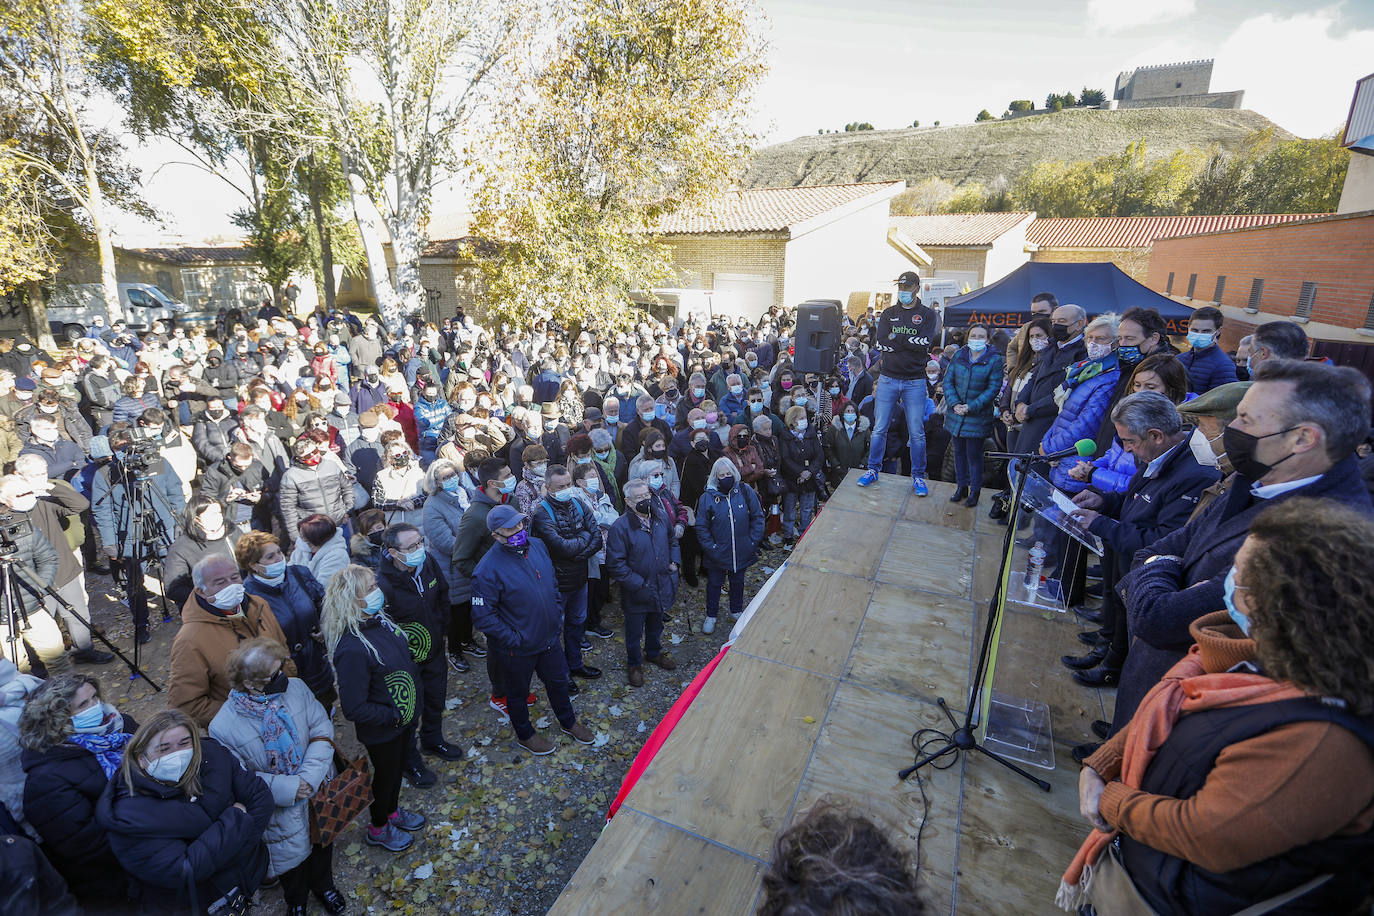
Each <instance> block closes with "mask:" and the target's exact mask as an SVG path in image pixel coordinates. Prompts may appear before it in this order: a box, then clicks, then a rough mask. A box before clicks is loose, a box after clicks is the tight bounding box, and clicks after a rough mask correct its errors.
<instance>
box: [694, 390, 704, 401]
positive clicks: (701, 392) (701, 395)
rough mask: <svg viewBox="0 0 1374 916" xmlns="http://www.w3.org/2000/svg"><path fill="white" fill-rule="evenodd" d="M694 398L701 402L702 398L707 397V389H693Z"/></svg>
mask: <svg viewBox="0 0 1374 916" xmlns="http://www.w3.org/2000/svg"><path fill="white" fill-rule="evenodd" d="M692 397H694V398H696V399H697V400H701V399H702V398H704V397H706V389H705V388H693V389H692Z"/></svg>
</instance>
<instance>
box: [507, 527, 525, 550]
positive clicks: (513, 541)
mask: <svg viewBox="0 0 1374 916" xmlns="http://www.w3.org/2000/svg"><path fill="white" fill-rule="evenodd" d="M529 543H530V533H529V532H528V531H526V530H525V529H524V528H521V529H520V530H519V531H517V532H515V534H512V535H511V536H510V537H508V538H506V546H507V547H514V548H516V549H517V550H519V549H520V548H522V547H528V546H529Z"/></svg>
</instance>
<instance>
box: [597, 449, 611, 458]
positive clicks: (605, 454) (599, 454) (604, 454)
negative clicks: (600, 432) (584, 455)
mask: <svg viewBox="0 0 1374 916" xmlns="http://www.w3.org/2000/svg"><path fill="white" fill-rule="evenodd" d="M596 457H598V458H600V459H601V460H602V461H607V460H609V459H610V457H611V452H610V449H606V450H605V451H603V450H601V449H597V450H596Z"/></svg>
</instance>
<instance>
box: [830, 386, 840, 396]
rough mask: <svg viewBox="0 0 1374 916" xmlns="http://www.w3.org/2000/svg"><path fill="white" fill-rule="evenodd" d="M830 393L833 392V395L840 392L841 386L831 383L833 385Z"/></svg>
mask: <svg viewBox="0 0 1374 916" xmlns="http://www.w3.org/2000/svg"><path fill="white" fill-rule="evenodd" d="M830 393H831V394H832V395H835V394H839V393H840V386H839V385H831V386H830Z"/></svg>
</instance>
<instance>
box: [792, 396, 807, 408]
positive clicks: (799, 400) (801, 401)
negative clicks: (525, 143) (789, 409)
mask: <svg viewBox="0 0 1374 916" xmlns="http://www.w3.org/2000/svg"><path fill="white" fill-rule="evenodd" d="M810 400H811V399H810V398H808V397H806V396H804V395H798V396H797V397H795V398H793V399H792V403H793V404H796V405H797V406H798V407H805V406H806V405H807V403H809V402H810Z"/></svg>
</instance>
